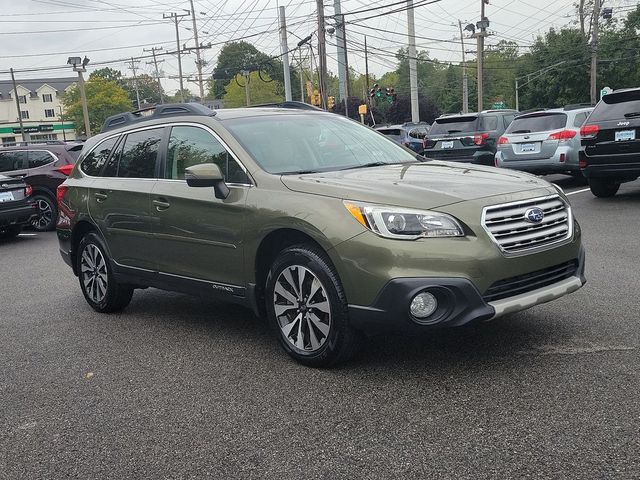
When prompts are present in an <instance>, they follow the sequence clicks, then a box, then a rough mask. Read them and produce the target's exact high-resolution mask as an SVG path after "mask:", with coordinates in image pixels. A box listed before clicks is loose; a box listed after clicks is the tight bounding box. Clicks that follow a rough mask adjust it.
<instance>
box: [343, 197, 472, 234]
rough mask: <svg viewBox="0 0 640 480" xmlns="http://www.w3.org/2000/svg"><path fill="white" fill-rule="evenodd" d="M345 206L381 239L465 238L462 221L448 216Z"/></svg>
mask: <svg viewBox="0 0 640 480" xmlns="http://www.w3.org/2000/svg"><path fill="white" fill-rule="evenodd" d="M343 203H344V206H345V207H346V209H347V210H348V211H349V213H351V215H353V217H354V218H355V219H356V220H357V221H358V222H360V223H361V224H362V225H364V226H365V227H366V228H368V229H369V230H371V231H372V232H374V233H377V234H378V235H380V236H381V237H386V238H396V239H401V240H415V239H416V238H424V237H463V236H464V231H463V230H462V227H461V226H460V224H459V223H458V221H457V220H456V219H455V218H453V217H452V216H450V215H447V214H445V213H439V212H431V211H429V210H413V209H410V208H402V207H386V206H383V205H370V204H365V203H357V202H350V201H347V200H345V201H344V202H343Z"/></svg>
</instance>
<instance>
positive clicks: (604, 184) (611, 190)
mask: <svg viewBox="0 0 640 480" xmlns="http://www.w3.org/2000/svg"><path fill="white" fill-rule="evenodd" d="M589 188H590V189H591V193H593V194H594V195H595V196H596V197H600V198H607V197H613V196H614V195H615V194H616V193H618V189H619V188H620V184H619V183H616V182H614V181H612V180H601V179H599V178H590V179H589Z"/></svg>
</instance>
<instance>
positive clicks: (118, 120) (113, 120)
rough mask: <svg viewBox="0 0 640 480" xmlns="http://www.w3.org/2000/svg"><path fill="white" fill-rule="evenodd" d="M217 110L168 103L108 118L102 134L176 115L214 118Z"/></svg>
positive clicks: (196, 104)
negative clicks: (133, 124) (145, 121)
mask: <svg viewBox="0 0 640 480" xmlns="http://www.w3.org/2000/svg"><path fill="white" fill-rule="evenodd" d="M215 114H216V112H215V110H211V109H210V108H208V107H205V106H204V105H201V104H200V103H166V104H161V105H153V106H151V107H146V108H141V109H139V110H134V111H133V112H124V113H118V114H117V115H111V116H110V117H108V118H107V119H106V120H105V121H104V124H103V125H102V132H106V131H108V130H113V129H114V128H120V127H124V126H125V125H130V124H132V123H137V122H142V121H144V120H152V119H157V118H164V117H170V116H174V115H203V116H208V117H213V116H214V115H215Z"/></svg>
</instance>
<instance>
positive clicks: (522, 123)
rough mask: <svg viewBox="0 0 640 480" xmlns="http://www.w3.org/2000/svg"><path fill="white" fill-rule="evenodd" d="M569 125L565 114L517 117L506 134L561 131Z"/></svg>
mask: <svg viewBox="0 0 640 480" xmlns="http://www.w3.org/2000/svg"><path fill="white" fill-rule="evenodd" d="M566 124H567V115H566V114H564V113H540V114H536V115H529V116H523V117H516V118H515V120H514V121H513V122H511V125H509V128H507V131H506V132H505V133H533V132H546V131H548V130H559V129H561V128H564V126H565V125H566Z"/></svg>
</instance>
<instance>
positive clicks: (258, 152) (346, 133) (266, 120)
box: [224, 113, 416, 174]
mask: <svg viewBox="0 0 640 480" xmlns="http://www.w3.org/2000/svg"><path fill="white" fill-rule="evenodd" d="M224 125H225V127H227V129H228V130H229V131H230V132H231V134H232V135H233V136H234V137H235V138H236V139H237V140H238V141H239V142H240V143H241V144H242V145H243V147H244V148H245V149H246V150H247V151H248V152H249V153H250V154H251V156H252V157H253V158H254V160H255V161H256V162H257V163H258V165H260V167H261V168H262V169H263V170H265V171H267V172H269V173H274V174H288V173H301V172H318V171H329V170H341V169H345V168H357V167H360V166H365V165H370V164H390V163H407V162H415V161H416V157H415V154H413V153H411V152H409V151H407V150H405V149H404V148H402V147H400V146H399V145H397V144H396V143H394V142H393V141H391V140H389V139H388V138H386V137H384V136H383V135H380V134H379V133H378V132H376V131H374V130H371V129H369V128H367V127H365V126H363V125H361V124H359V123H356V122H354V121H352V120H347V119H346V118H344V117H341V116H338V115H328V114H318V113H309V114H292V115H286V114H278V115H268V116H256V117H249V118H246V117H245V118H235V119H230V120H225V121H224Z"/></svg>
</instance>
